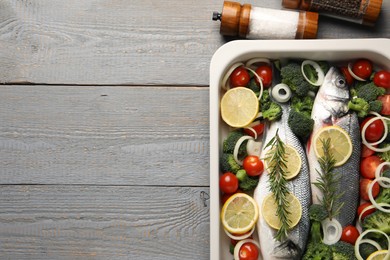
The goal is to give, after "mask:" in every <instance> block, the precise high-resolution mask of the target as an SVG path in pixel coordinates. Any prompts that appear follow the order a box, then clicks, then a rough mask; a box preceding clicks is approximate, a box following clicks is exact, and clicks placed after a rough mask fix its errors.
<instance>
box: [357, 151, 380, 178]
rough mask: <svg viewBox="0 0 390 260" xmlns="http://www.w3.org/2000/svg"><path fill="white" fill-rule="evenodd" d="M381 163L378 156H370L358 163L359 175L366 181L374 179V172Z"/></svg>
mask: <svg viewBox="0 0 390 260" xmlns="http://www.w3.org/2000/svg"><path fill="white" fill-rule="evenodd" d="M382 162H383V161H382V159H381V158H380V157H379V156H376V155H371V156H368V157H366V158H364V159H363V160H361V161H360V175H361V176H362V177H364V178H367V179H371V180H372V179H375V170H376V168H378V166H379V164H381V163H382Z"/></svg>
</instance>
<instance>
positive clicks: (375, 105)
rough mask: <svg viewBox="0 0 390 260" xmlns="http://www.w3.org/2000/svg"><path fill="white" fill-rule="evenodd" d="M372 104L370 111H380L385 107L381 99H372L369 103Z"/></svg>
mask: <svg viewBox="0 0 390 260" xmlns="http://www.w3.org/2000/svg"><path fill="white" fill-rule="evenodd" d="M368 104H369V105H370V111H372V112H377V113H380V112H381V110H382V107H383V104H382V102H380V101H379V100H374V101H370V102H369V103H368Z"/></svg>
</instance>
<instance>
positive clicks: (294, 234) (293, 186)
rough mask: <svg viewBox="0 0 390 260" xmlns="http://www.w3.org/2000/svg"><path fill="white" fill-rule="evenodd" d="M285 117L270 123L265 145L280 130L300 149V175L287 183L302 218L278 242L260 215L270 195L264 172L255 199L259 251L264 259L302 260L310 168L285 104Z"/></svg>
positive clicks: (287, 141)
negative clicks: (299, 208)
mask: <svg viewBox="0 0 390 260" xmlns="http://www.w3.org/2000/svg"><path fill="white" fill-rule="evenodd" d="M281 106H282V110H283V115H282V118H281V119H280V120H279V121H277V122H273V123H271V124H270V127H269V128H268V129H266V131H265V133H264V138H263V139H264V140H263V141H264V142H263V144H264V146H265V145H266V144H267V143H268V142H269V141H270V140H271V139H272V138H273V137H274V136H275V135H276V132H277V131H278V134H279V137H280V138H281V140H282V141H283V142H284V143H285V144H288V145H291V146H292V147H294V148H295V149H297V151H298V153H299V155H300V157H301V160H302V168H301V171H300V173H299V174H298V175H297V176H296V177H295V178H294V179H292V180H290V181H289V182H288V187H289V190H290V192H292V193H293V194H294V195H295V196H296V197H297V198H298V200H299V201H300V203H301V206H302V218H301V220H300V222H299V223H298V224H297V225H296V226H295V227H294V228H293V229H291V230H290V231H289V233H288V237H287V238H286V239H285V240H284V241H282V242H279V241H277V240H275V239H274V237H275V236H276V232H277V231H276V230H274V229H273V228H271V227H270V226H268V224H267V223H266V222H265V220H264V218H263V217H262V214H261V205H262V202H263V200H264V198H265V197H266V196H267V195H268V194H270V193H271V192H270V189H269V176H268V172H267V170H266V169H265V170H264V172H263V174H262V175H261V176H260V180H259V184H258V186H257V187H256V189H255V191H254V199H255V200H256V202H257V204H258V206H259V209H260V214H259V220H258V222H257V232H258V235H259V243H260V250H261V254H262V259H263V260H269V259H290V260H291V259H301V257H302V255H303V253H304V250H305V247H306V242H307V239H308V234H309V229H310V220H309V206H310V203H311V193H310V188H309V187H310V179H309V169H308V165H307V160H306V154H305V150H304V147H303V146H302V144H301V142H300V141H299V140H298V138H297V137H296V136H295V135H294V134H293V133H292V131H291V129H290V127H289V126H288V123H287V119H288V114H289V111H290V106H289V105H286V104H282V105H281ZM266 152H267V151H264V150H263V151H262V154H261V158H264V157H265V155H266Z"/></svg>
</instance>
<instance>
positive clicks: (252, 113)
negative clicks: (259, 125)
mask: <svg viewBox="0 0 390 260" xmlns="http://www.w3.org/2000/svg"><path fill="white" fill-rule="evenodd" d="M258 113H259V100H258V98H257V96H256V94H255V92H253V91H252V90H250V89H249V88H245V87H236V88H232V89H229V90H228V91H227V92H226V93H225V94H224V95H223V97H222V99H221V116H222V119H223V121H225V123H226V124H228V125H230V126H232V127H244V126H246V125H249V124H250V123H252V121H253V120H254V119H255V118H256V116H257V114H258Z"/></svg>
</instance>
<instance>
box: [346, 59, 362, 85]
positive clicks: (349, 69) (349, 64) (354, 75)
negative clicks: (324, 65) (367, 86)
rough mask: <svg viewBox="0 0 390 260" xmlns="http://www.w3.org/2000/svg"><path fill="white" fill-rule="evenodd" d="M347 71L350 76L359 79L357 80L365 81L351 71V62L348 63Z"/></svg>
mask: <svg viewBox="0 0 390 260" xmlns="http://www.w3.org/2000/svg"><path fill="white" fill-rule="evenodd" d="M348 71H349V73H350V74H351V76H352V77H353V78H354V79H356V80H359V81H366V80H365V79H362V78H360V77H358V76H356V74H355V73H353V71H352V62H350V63H348Z"/></svg>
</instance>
